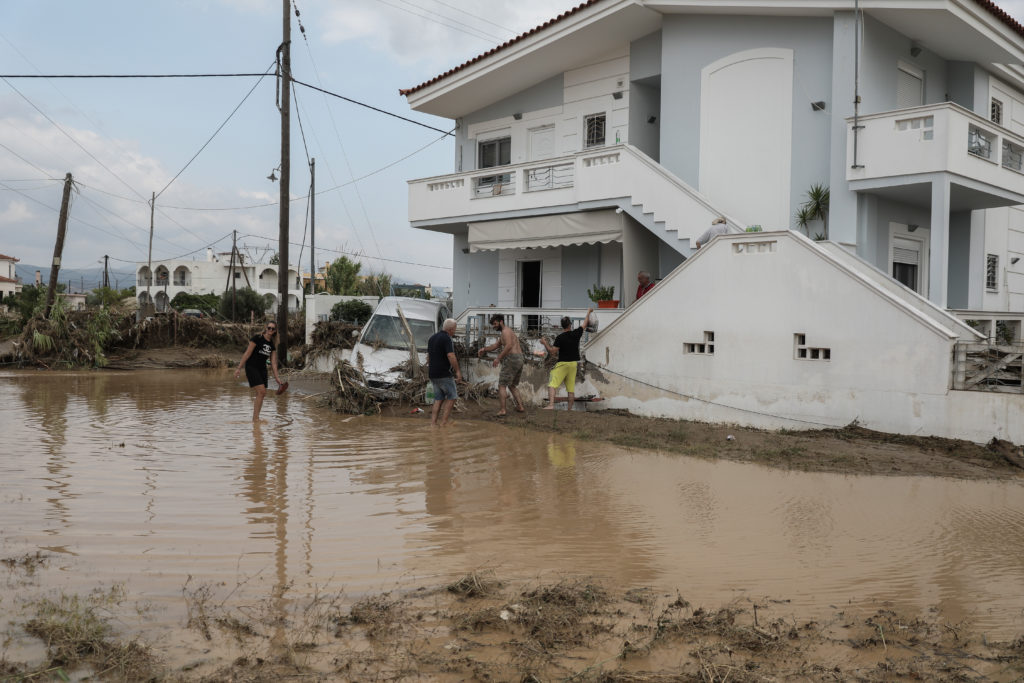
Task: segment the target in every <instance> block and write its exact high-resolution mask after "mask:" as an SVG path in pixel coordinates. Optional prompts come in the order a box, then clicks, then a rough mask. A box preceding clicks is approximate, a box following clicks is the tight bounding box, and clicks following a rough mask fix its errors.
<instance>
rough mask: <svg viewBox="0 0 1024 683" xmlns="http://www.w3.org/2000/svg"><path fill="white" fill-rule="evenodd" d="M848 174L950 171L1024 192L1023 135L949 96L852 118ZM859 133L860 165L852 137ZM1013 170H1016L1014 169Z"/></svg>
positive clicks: (866, 176) (881, 175) (857, 177)
mask: <svg viewBox="0 0 1024 683" xmlns="http://www.w3.org/2000/svg"><path fill="white" fill-rule="evenodd" d="M847 122H848V123H849V124H850V129H849V132H848V135H847V158H848V159H849V161H850V168H848V170H847V173H846V178H847V180H850V181H857V180H867V179H874V178H889V177H898V176H901V175H913V174H917V173H933V172H939V171H946V172H950V173H956V174H959V175H962V176H964V177H966V178H971V179H972V180H976V181H981V182H984V183H988V184H990V185H993V186H995V187H998V188H1000V189H1006V190H1009V191H1012V192H1018V193H1019V192H1020V187H1021V179H1020V175H1019V174H1021V173H1024V137H1021V136H1019V135H1017V134H1016V133H1013V132H1012V131H1010V130H1008V129H1006V128H1003V127H1002V126H1000V125H998V124H996V123H993V122H992V121H989V120H987V119H985V118H983V117H981V116H978V115H977V114H975V113H974V112H972V111H969V110H967V109H964V108H963V107H961V106H959V105H957V104H952V103H949V102H946V103H943V104H932V105H925V106H922V107H913V108H910V109H901V110H899V111H890V112H884V113H880V114H869V115H867V116H862V117H860V119H859V124H860V125H861V126H862V128H861V129H860V132H859V133H857V132H856V131H855V130H854V128H853V119H852V118H851V119H847ZM855 135H857V145H858V152H857V166H856V167H853V140H854V136H855ZM1011 174H1012V175H1011Z"/></svg>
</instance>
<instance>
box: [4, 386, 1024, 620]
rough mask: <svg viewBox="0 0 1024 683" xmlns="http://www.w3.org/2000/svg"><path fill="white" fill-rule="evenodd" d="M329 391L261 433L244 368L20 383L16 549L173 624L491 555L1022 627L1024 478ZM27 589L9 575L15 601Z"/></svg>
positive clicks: (56, 579)
mask: <svg viewBox="0 0 1024 683" xmlns="http://www.w3.org/2000/svg"><path fill="white" fill-rule="evenodd" d="M315 402H316V400H315V399H311V400H306V399H304V398H303V397H302V396H301V395H298V394H295V393H289V394H287V395H285V396H283V397H278V398H268V400H267V403H266V404H265V406H264V409H263V417H264V418H265V422H264V424H263V425H262V426H261V427H256V428H254V427H253V425H252V424H251V423H250V422H249V421H248V415H249V414H250V411H251V407H250V406H251V404H250V396H249V390H248V389H247V388H246V387H244V386H242V385H241V384H239V383H238V382H236V381H235V380H233V379H232V378H231V377H230V374H229V373H228V372H227V371H154V372H136V373H124V374H118V373H43V372H35V373H32V372H25V373H5V374H2V375H0V406H3V408H2V412H0V433H2V434H3V444H4V445H3V449H2V454H0V520H2V523H0V558H2V557H15V556H21V555H24V554H26V553H34V552H35V551H37V550H41V551H43V552H44V553H46V554H48V555H49V556H50V558H51V559H50V562H49V563H48V564H47V565H46V566H45V567H44V568H41V569H40V571H39V575H38V586H39V588H40V589H42V590H50V589H55V588H62V589H64V590H65V591H68V592H88V591H90V590H92V589H94V588H95V587H97V586H101V585H102V586H109V585H111V584H113V583H117V582H123V583H124V584H125V585H126V588H127V590H128V592H129V593H130V594H131V595H132V596H133V597H134V598H137V599H139V600H143V601H147V602H148V603H150V604H152V605H153V606H155V607H156V608H157V609H156V610H155V611H154V613H153V615H152V617H151V621H150V625H151V626H152V627H154V628H173V627H180V626H181V625H182V621H183V619H184V616H183V614H184V607H183V606H182V604H181V603H182V590H183V587H184V586H185V585H186V583H187V582H189V581H191V582H209V583H214V584H217V585H222V586H226V587H227V589H226V590H225V593H227V592H228V591H230V592H231V598H230V599H232V600H243V599H247V598H252V597H254V596H265V595H267V594H269V593H271V592H273V590H274V589H275V588H276V589H277V590H278V591H280V590H281V589H282V588H283V587H285V586H290V587H291V592H292V593H291V594H292V595H302V594H308V593H312V592H314V591H316V590H322V589H323V587H325V586H333V587H334V588H335V589H341V588H343V589H344V591H345V593H346V594H347V595H349V596H359V595H362V594H368V593H371V592H376V591H385V590H390V589H394V588H403V587H413V586H417V585H426V584H437V583H439V582H443V581H447V580H451V579H452V578H453V577H454V576H456V575H459V574H463V573H465V572H467V571H471V570H474V569H480V568H489V569H493V570H494V571H495V572H497V573H498V574H499V575H501V576H503V577H520V578H531V577H546V576H552V575H556V574H563V573H571V574H574V575H580V574H582V575H592V576H596V577H600V578H603V579H605V580H607V581H608V582H609V583H610V584H612V585H617V586H621V587H623V588H635V587H644V586H650V587H654V588H655V589H657V590H661V591H673V592H674V591H676V590H678V591H679V592H680V593H681V594H682V595H685V596H686V598H687V599H688V600H689V601H690V602H692V603H694V604H695V605H699V604H706V605H714V606H717V605H720V604H724V603H727V602H728V601H730V600H732V599H734V598H737V597H739V596H748V595H749V596H754V597H757V598H762V597H767V598H771V599H777V600H788V601H791V602H789V603H788V609H789V610H791V611H792V612H793V613H794V614H802V615H814V614H817V613H820V612H823V611H825V610H827V609H828V608H829V606H830V605H833V606H836V605H852V606H854V607H856V606H865V609H867V606H869V605H877V604H878V603H880V602H882V601H891V602H892V603H893V604H895V605H898V606H900V607H902V608H904V609H908V610H911V611H914V612H920V611H925V610H927V609H929V608H931V607H938V608H939V609H940V610H941V611H942V613H943V614H945V615H946V616H948V617H949V618H950V619H963V618H968V619H969V620H970V622H971V623H972V624H973V625H974V626H975V627H976V629H977V630H980V631H982V632H984V633H987V634H989V635H990V636H999V637H1003V638H1009V637H1015V636H1016V635H1019V634H1020V633H1021V632H1022V631H1024V560H1022V559H1021V558H1022V557H1024V486H1022V485H1021V484H1020V483H1013V482H1010V483H1006V482H976V481H957V480H953V479H944V478H934V477H885V478H882V477H871V476H850V475H846V476H842V475H833V474H820V473H811V474H808V473H801V472H785V471H779V470H772V469H768V468H763V467H760V466H757V465H747V464H739V463H733V462H715V461H705V460H696V459H691V458H686V457H681V456H677V455H672V456H668V455H663V454H659V453H657V452H649V451H636V450H626V449H623V448H619V447H616V446H611V445H604V444H599V443H595V442H589V441H574V440H573V439H571V438H568V437H561V436H551V435H548V434H531V433H526V432H523V431H522V430H517V429H513V428H507V427H502V426H500V425H495V424H490V423H471V422H462V423H457V424H456V425H455V427H454V428H452V429H450V430H445V431H441V432H438V431H432V430H431V428H430V425H429V418H428V415H427V414H422V415H420V416H418V417H417V418H416V419H395V418H390V419H385V418H369V417H361V418H349V417H347V416H342V415H338V414H335V413H332V412H329V411H326V410H324V409H322V408H318V407H316V405H315ZM21 590H23V588H22V587H21V586H19V585H18V584H17V583H12V582H10V581H8V582H7V584H3V583H0V598H2V601H0V605H4V606H9V605H12V604H13V603H14V602H15V601H16V600H17V599H18V594H19V591H21Z"/></svg>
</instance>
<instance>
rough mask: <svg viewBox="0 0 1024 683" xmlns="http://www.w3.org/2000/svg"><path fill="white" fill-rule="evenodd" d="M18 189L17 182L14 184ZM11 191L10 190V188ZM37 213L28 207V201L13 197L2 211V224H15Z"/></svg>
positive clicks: (0, 222)
mask: <svg viewBox="0 0 1024 683" xmlns="http://www.w3.org/2000/svg"><path fill="white" fill-rule="evenodd" d="M13 185H14V186H15V188H16V189H17V185H18V184H17V183H14V184H13ZM8 192H10V190H8ZM34 216H35V214H33V213H32V210H31V209H30V208H29V207H28V202H26V201H24V200H21V199H11V200H10V201H8V202H7V205H6V206H5V207H4V208H3V210H2V211H0V225H14V224H15V223H19V222H22V221H27V220H29V219H31V218H33V217H34Z"/></svg>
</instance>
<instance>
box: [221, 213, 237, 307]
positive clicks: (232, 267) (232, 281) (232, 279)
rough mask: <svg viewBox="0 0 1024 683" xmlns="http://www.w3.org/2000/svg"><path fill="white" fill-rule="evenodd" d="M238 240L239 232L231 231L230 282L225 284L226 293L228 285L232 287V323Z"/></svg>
mask: <svg viewBox="0 0 1024 683" xmlns="http://www.w3.org/2000/svg"><path fill="white" fill-rule="evenodd" d="M237 238H238V231H237V230H232V231H231V261H230V262H229V263H228V281H227V282H225V283H224V293H225V294H227V291H228V285H231V322H234V321H235V240H236V239H237Z"/></svg>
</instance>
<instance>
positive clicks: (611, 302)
mask: <svg viewBox="0 0 1024 683" xmlns="http://www.w3.org/2000/svg"><path fill="white" fill-rule="evenodd" d="M597 307H598V308H618V307H619V300H618V299H608V300H606V301H598V302H597Z"/></svg>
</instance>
